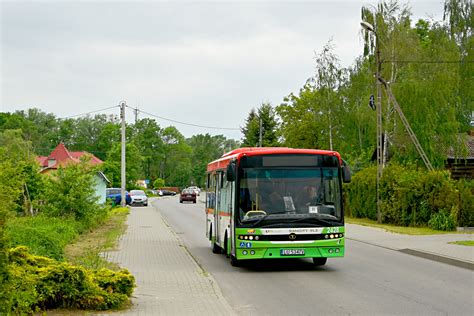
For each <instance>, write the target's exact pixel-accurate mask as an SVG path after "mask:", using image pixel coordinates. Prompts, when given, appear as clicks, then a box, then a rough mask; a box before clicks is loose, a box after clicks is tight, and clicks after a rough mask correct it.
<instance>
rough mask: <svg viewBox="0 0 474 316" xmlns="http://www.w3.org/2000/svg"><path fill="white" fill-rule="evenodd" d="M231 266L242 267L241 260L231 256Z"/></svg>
mask: <svg viewBox="0 0 474 316" xmlns="http://www.w3.org/2000/svg"><path fill="white" fill-rule="evenodd" d="M230 264H231V265H232V266H233V267H240V260H238V259H237V258H236V257H235V256H234V255H230Z"/></svg>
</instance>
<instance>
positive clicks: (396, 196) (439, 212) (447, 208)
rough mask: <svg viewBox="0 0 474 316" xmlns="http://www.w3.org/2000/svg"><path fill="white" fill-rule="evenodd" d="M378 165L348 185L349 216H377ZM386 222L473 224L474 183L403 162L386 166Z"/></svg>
mask: <svg viewBox="0 0 474 316" xmlns="http://www.w3.org/2000/svg"><path fill="white" fill-rule="evenodd" d="M376 172H377V170H376V168H375V167H372V168H366V169H364V170H363V171H360V172H358V173H357V174H355V175H354V177H353V178H352V182H351V183H350V184H348V185H347V186H346V189H347V190H346V199H347V202H348V203H346V205H347V209H346V212H347V214H348V215H350V216H353V217H367V218H369V219H373V220H376V219H377V207H376ZM380 186H381V187H380V198H381V210H380V211H381V219H382V222H383V223H390V224H395V225H401V226H429V227H431V228H433V229H438V230H453V229H455V228H456V226H474V195H473V190H474V185H473V183H472V181H455V180H452V179H450V178H449V173H448V172H446V171H433V172H420V170H415V169H413V168H407V167H402V166H400V165H396V164H394V165H389V166H388V167H386V168H385V169H384V173H383V176H382V179H381V185H380Z"/></svg>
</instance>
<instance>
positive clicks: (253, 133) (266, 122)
mask: <svg viewBox="0 0 474 316" xmlns="http://www.w3.org/2000/svg"><path fill="white" fill-rule="evenodd" d="M260 126H261V127H262V130H261V133H262V144H261V145H262V147H276V146H280V143H279V141H278V135H277V128H278V122H277V118H276V113H275V110H274V109H273V107H272V106H271V104H270V103H262V105H261V106H260V107H259V108H258V109H257V112H255V110H254V109H252V110H251V111H250V113H249V115H248V117H247V119H246V124H245V127H243V128H242V129H241V131H242V134H244V139H243V140H242V145H243V146H247V147H255V146H259V144H260Z"/></svg>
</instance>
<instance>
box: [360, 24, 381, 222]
mask: <svg viewBox="0 0 474 316" xmlns="http://www.w3.org/2000/svg"><path fill="white" fill-rule="evenodd" d="M360 25H361V26H362V27H363V28H364V29H365V30H366V31H369V32H372V33H374V35H375V51H376V53H375V63H376V64H377V70H376V73H375V80H376V84H377V104H376V112H377V222H378V223H381V222H382V218H381V214H380V179H381V178H382V170H383V165H382V142H383V139H382V86H381V81H380V71H381V64H382V63H381V62H380V48H379V46H380V45H379V37H378V35H377V32H376V31H375V28H374V26H373V25H372V24H370V23H368V22H365V21H362V22H360Z"/></svg>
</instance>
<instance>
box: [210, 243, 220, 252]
mask: <svg viewBox="0 0 474 316" xmlns="http://www.w3.org/2000/svg"><path fill="white" fill-rule="evenodd" d="M212 252H213V253H222V249H221V247H219V245H218V244H216V243H215V242H212Z"/></svg>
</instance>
